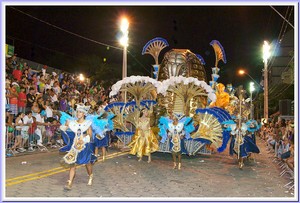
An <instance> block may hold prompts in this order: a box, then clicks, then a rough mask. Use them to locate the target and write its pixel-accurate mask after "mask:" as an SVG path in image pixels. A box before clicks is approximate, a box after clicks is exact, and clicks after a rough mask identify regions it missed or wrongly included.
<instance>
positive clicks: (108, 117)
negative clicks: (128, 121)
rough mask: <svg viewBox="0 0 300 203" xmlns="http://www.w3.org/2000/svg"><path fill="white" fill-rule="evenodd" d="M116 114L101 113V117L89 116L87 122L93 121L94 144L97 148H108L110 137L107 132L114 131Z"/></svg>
mask: <svg viewBox="0 0 300 203" xmlns="http://www.w3.org/2000/svg"><path fill="white" fill-rule="evenodd" d="M113 117H114V114H112V113H106V112H101V113H100V114H99V115H88V116H87V117H86V119H87V120H90V121H92V129H93V143H94V145H95V147H106V146H108V142H109V137H108V135H107V132H108V131H110V130H113V128H114V125H113V121H112V119H113Z"/></svg>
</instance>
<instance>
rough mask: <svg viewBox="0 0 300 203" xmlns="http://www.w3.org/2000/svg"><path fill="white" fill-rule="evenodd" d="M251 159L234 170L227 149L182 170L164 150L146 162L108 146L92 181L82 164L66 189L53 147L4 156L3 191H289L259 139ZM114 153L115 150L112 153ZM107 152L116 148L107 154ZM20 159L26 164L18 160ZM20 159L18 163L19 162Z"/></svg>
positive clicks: (188, 162)
mask: <svg viewBox="0 0 300 203" xmlns="http://www.w3.org/2000/svg"><path fill="white" fill-rule="evenodd" d="M258 142H259V147H260V149H261V151H262V153H261V154H260V155H256V156H255V157H256V162H253V161H252V162H246V164H245V166H244V169H243V170H240V169H238V166H237V161H236V159H233V158H232V157H230V156H228V152H227V151H226V152H223V153H221V154H213V155H211V156H203V155H198V156H196V157H187V156H184V157H183V161H182V163H183V167H182V170H173V169H172V159H171V155H170V154H164V153H154V154H153V161H152V162H151V163H150V164H149V163H147V162H146V157H145V158H144V160H143V161H142V162H138V161H137V158H136V157H134V156H131V155H128V154H126V153H124V152H120V151H119V150H117V149H111V150H109V156H108V159H107V160H105V161H104V162H102V161H99V162H97V163H96V164H95V165H94V176H95V178H94V183H93V186H86V184H87V180H88V177H87V174H86V170H85V167H80V168H78V169H77V174H76V178H75V181H74V184H73V188H72V190H71V191H64V190H63V186H64V185H65V182H66V180H67V179H68V171H67V170H66V169H64V168H62V167H61V166H60V164H59V160H60V158H61V157H62V155H59V154H58V152H57V150H54V151H51V152H41V153H35V154H30V155H23V156H17V157H10V158H6V193H5V194H6V197H7V198H11V197H64V198H65V197H102V198H105V197H196V198H204V197H214V198H215V197H281V198H289V199H290V198H291V197H294V191H289V190H287V189H286V188H284V187H283V186H284V185H285V184H286V183H288V182H289V179H288V176H284V177H279V173H280V170H279V167H278V166H277V165H276V164H274V163H272V159H273V158H271V157H269V156H271V155H270V154H267V153H266V151H265V146H263V143H262V142H261V141H259V140H258ZM116 153H118V154H116ZM113 154H116V155H114V156H112V155H113ZM25 161H26V164H25V163H24V162H25ZM22 162H23V164H22Z"/></svg>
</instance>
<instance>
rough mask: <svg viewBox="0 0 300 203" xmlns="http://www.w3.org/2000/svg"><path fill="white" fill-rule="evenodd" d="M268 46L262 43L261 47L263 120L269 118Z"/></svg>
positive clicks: (266, 43)
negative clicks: (262, 63)
mask: <svg viewBox="0 0 300 203" xmlns="http://www.w3.org/2000/svg"><path fill="white" fill-rule="evenodd" d="M270 55H271V54H270V45H269V43H268V42H267V41H264V45H263V62H264V98H265V99H264V118H265V119H266V120H268V117H269V93H268V59H269V57H270Z"/></svg>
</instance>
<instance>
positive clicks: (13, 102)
mask: <svg viewBox="0 0 300 203" xmlns="http://www.w3.org/2000/svg"><path fill="white" fill-rule="evenodd" d="M12 85H13V86H12V87H11V88H10V91H9V104H10V110H11V114H13V115H17V114H18V97H19V94H18V92H17V86H18V84H17V83H15V82H13V83H12Z"/></svg>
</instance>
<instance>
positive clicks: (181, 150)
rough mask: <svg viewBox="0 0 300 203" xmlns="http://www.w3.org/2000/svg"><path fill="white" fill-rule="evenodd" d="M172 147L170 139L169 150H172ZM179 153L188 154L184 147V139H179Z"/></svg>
mask: <svg viewBox="0 0 300 203" xmlns="http://www.w3.org/2000/svg"><path fill="white" fill-rule="evenodd" d="M170 139H171V138H170ZM172 148H173V143H172V140H171V141H170V151H171V152H174V151H173V150H172ZM178 153H180V154H188V152H187V150H186V147H185V146H184V139H180V151H179V152H178Z"/></svg>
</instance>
